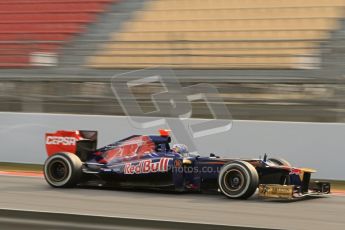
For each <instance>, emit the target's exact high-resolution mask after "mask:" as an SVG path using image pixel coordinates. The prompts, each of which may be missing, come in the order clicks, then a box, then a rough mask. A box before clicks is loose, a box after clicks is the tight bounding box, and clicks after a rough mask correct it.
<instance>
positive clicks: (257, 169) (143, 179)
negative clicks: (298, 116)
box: [44, 130, 330, 199]
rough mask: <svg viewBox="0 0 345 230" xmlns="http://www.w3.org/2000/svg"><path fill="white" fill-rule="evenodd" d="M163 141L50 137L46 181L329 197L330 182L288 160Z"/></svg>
mask: <svg viewBox="0 0 345 230" xmlns="http://www.w3.org/2000/svg"><path fill="white" fill-rule="evenodd" d="M170 142H171V137H170V135H169V132H168V131H167V130H160V135H133V136H130V137H127V138H125V139H123V140H120V141H116V142H114V143H112V144H109V145H106V146H104V147H101V148H97V132H96V131H81V130H78V131H57V132H55V133H47V134H46V149H47V154H48V158H47V160H46V161H45V164H44V176H45V179H46V181H47V182H48V184H50V185H51V186H53V187H57V188H62V187H74V186H83V185H87V186H90V185H96V186H113V187H123V188H149V189H162V190H170V191H205V190H209V191H210V190H213V191H219V192H221V193H222V194H224V195H225V196H227V197H229V198H233V199H246V198H249V197H250V196H252V195H253V194H254V193H255V191H256V190H257V189H258V190H259V196H260V197H265V198H286V199H294V198H301V197H305V196H321V195H324V194H329V193H330V184H329V183H327V182H313V183H311V182H310V176H311V173H313V172H314V170H313V169H308V168H295V167H292V166H291V165H290V164H289V162H287V161H285V160H283V159H275V158H267V156H265V157H264V158H263V159H228V158H220V157H218V156H216V155H214V154H210V156H209V157H201V156H199V155H195V154H192V153H189V152H188V149H187V147H186V146H185V145H183V144H177V145H173V146H171V144H170Z"/></svg>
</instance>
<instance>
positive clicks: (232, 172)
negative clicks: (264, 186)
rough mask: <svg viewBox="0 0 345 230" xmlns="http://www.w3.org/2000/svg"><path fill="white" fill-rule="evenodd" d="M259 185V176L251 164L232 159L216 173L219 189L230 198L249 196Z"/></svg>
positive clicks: (245, 197)
mask: <svg viewBox="0 0 345 230" xmlns="http://www.w3.org/2000/svg"><path fill="white" fill-rule="evenodd" d="M258 185H259V176H258V173H257V171H256V169H255V167H254V166H253V165H251V164H250V163H248V162H245V161H234V162H231V163H229V164H226V165H224V166H223V167H222V169H221V171H220V173H219V175H218V186H219V189H220V191H221V192H222V193H223V194H224V195H225V196H227V197H228V198H231V199H247V198H249V197H251V196H252V195H253V194H254V193H255V191H256V189H257V188H258Z"/></svg>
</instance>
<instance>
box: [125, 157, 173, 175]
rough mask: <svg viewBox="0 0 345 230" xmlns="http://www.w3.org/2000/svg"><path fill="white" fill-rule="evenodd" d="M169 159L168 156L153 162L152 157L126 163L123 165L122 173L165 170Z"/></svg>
mask: <svg viewBox="0 0 345 230" xmlns="http://www.w3.org/2000/svg"><path fill="white" fill-rule="evenodd" d="M170 160H171V159H170V158H161V159H160V160H159V161H157V162H153V161H152V159H148V160H142V161H139V162H136V163H127V164H125V167H124V174H143V173H155V172H167V171H168V165H169V161H170Z"/></svg>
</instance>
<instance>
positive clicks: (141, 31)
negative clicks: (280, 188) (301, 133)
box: [0, 0, 345, 122]
mask: <svg viewBox="0 0 345 230" xmlns="http://www.w3.org/2000/svg"><path fill="white" fill-rule="evenodd" d="M344 16H345V1H344V0H242V1H235V0H0V111H14V112H43V113H75V114H106V115H124V112H123V111H122V109H121V107H120V106H119V103H118V102H117V101H116V98H115V97H114V95H113V93H112V91H111V88H110V78H111V77H112V76H114V75H115V74H119V73H123V72H128V71H130V70H136V69H142V68H147V67H152V66H165V67H169V68H171V69H173V70H174V72H175V74H176V76H177V77H178V79H179V80H180V82H181V83H182V85H183V86H188V85H192V84H196V83H202V82H205V83H211V84H213V85H215V86H217V88H218V90H219V92H220V93H221V97H222V99H223V100H224V103H226V105H227V106H228V108H229V110H230V111H231V113H232V116H233V118H234V119H244V120H277V121H316V122H344V121H345V116H344V115H345V101H344V96H345V66H344V63H343V62H344V60H345V59H344V58H345V20H344ZM160 89H161V86H160V85H159V84H158V83H157V84H150V85H147V86H146V87H141V88H138V89H137V90H136V92H135V93H136V95H138V98H140V104H141V106H142V109H143V110H144V111H153V110H155V109H154V106H153V103H152V102H151V100H150V97H151V94H152V93H153V92H159V91H160ZM210 97H211V98H212V96H210ZM205 106H206V105H205V103H203V102H202V101H200V102H198V101H196V102H193V114H192V116H193V117H196V118H207V117H209V115H208V113H205V108H206V107H205Z"/></svg>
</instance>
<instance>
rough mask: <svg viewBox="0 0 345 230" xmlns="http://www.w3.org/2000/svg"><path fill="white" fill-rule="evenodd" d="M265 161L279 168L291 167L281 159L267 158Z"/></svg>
mask: <svg viewBox="0 0 345 230" xmlns="http://www.w3.org/2000/svg"><path fill="white" fill-rule="evenodd" d="M267 161H269V162H272V163H273V164H276V165H279V166H287V167H291V164H290V162H288V161H287V160H284V159H281V158H269V159H268V160H267Z"/></svg>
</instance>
